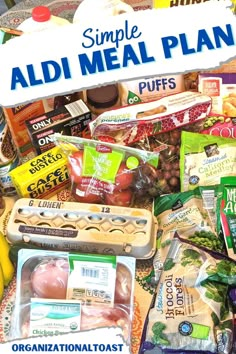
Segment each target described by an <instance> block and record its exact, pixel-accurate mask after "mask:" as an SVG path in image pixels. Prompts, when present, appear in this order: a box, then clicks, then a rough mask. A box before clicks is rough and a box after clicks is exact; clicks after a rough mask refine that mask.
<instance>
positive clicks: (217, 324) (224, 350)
mask: <svg viewBox="0 0 236 354" xmlns="http://www.w3.org/2000/svg"><path fill="white" fill-rule="evenodd" d="M233 284H236V263H235V262H234V261H232V260H230V259H229V258H227V257H226V256H224V257H223V255H222V257H220V258H219V254H217V258H216V256H214V254H213V253H212V254H211V253H210V251H209V252H207V251H206V250H203V249H200V248H198V247H196V246H194V245H192V244H189V243H187V242H183V241H182V240H180V239H179V238H177V237H175V238H174V239H173V240H172V242H171V247H170V249H169V252H168V255H167V258H166V261H165V263H164V268H163V272H162V273H161V277H160V280H159V282H158V285H157V288H156V294H155V296H154V301H153V303H152V306H151V308H150V310H149V313H148V316H147V319H146V323H145V325H144V330H143V335H142V340H141V346H140V354H141V353H145V354H148V353H155V354H156V353H195V354H196V353H221V354H228V353H230V352H231V349H232V345H233V341H234V327H233V324H234V321H233V317H234V316H233V312H232V309H231V303H230V300H229V296H228V290H229V285H233Z"/></svg>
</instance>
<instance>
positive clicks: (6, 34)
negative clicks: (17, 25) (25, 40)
mask: <svg viewBox="0 0 236 354" xmlns="http://www.w3.org/2000/svg"><path fill="white" fill-rule="evenodd" d="M22 33H23V32H22V31H19V30H16V29H12V28H8V27H0V44H4V43H6V42H7V41H8V40H9V39H12V38H14V37H18V36H21V35H22Z"/></svg>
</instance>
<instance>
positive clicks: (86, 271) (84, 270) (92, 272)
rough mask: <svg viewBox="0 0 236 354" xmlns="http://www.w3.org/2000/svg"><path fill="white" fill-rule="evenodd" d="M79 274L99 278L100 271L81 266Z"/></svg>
mask: <svg viewBox="0 0 236 354" xmlns="http://www.w3.org/2000/svg"><path fill="white" fill-rule="evenodd" d="M81 276H82V277H86V278H96V279H99V278H100V271H99V269H94V268H85V267H82V268H81Z"/></svg>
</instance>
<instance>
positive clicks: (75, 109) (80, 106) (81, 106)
mask: <svg viewBox="0 0 236 354" xmlns="http://www.w3.org/2000/svg"><path fill="white" fill-rule="evenodd" d="M65 107H66V109H67V111H68V112H69V113H70V114H71V117H77V116H79V115H81V114H84V113H87V112H89V109H88V107H87V106H86V104H85V103H84V102H83V101H82V100H78V101H75V102H72V103H69V104H67V105H65Z"/></svg>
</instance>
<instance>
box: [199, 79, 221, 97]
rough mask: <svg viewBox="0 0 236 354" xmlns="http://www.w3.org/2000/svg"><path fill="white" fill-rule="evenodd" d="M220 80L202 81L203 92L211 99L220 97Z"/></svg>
mask: <svg viewBox="0 0 236 354" xmlns="http://www.w3.org/2000/svg"><path fill="white" fill-rule="evenodd" d="M220 87H221V81H220V79H217V78H215V79H209V80H206V79H205V80H203V81H202V92H203V93H204V94H205V95H208V96H210V97H214V96H220Z"/></svg>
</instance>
